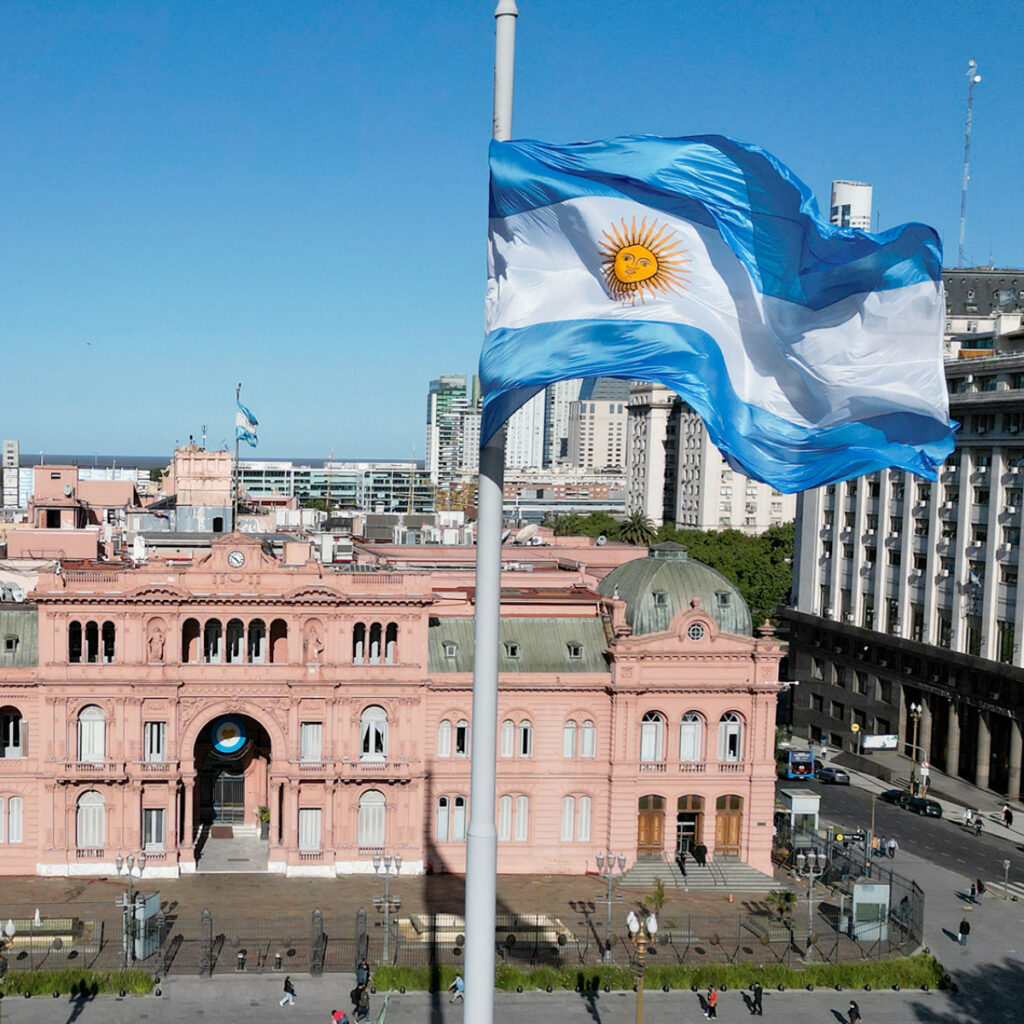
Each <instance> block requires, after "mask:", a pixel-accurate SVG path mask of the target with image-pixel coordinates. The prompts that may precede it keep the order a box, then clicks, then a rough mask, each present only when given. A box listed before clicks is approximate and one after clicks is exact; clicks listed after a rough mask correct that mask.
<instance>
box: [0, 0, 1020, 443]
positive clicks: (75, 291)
mask: <svg viewBox="0 0 1024 1024" xmlns="http://www.w3.org/2000/svg"><path fill="white" fill-rule="evenodd" d="M993 6H994V7H995V8H996V11H995V14H996V16H993V17H984V18H982V17H978V18H975V19H973V20H972V21H971V22H970V23H968V24H967V25H959V24H958V23H954V22H953V14H954V11H956V12H957V15H958V17H959V16H960V10H959V9H958V8H956V9H955V8H954V7H953V5H952V4H948V3H941V4H939V5H937V6H934V5H933V6H932V7H931V8H929V16H928V18H927V19H926V20H925V19H922V18H920V17H918V15H917V14H916V12H915V11H913V10H899V11H893V10H891V9H890V8H889V7H883V6H882V5H881V4H880V3H864V4H860V5H858V10H859V17H858V18H857V19H856V21H857V23H858V24H862V25H863V24H871V23H872V22H873V21H876V20H877V21H880V20H881V19H883V18H884V21H885V24H886V26H887V28H888V30H889V31H887V32H886V33H885V34H882V33H876V34H873V35H872V36H871V49H870V52H868V51H866V49H865V47H864V46H863V45H859V44H858V43H857V41H856V40H855V39H851V38H850V34H849V31H848V25H849V24H850V23H851V22H850V20H849V18H848V14H849V12H848V11H846V12H843V13H842V14H841V13H840V12H836V13H835V14H832V13H830V12H827V11H826V12H824V13H823V12H814V14H813V16H812V11H813V8H812V7H811V5H809V4H798V5H795V6H791V7H790V8H788V9H787V18H786V19H785V20H782V19H780V18H779V17H778V15H776V14H773V13H772V12H770V11H767V10H763V9H760V8H757V7H755V6H754V5H750V4H744V5H740V6H739V7H738V8H737V9H735V10H733V9H730V10H708V11H692V10H683V9H680V8H679V7H678V6H677V5H675V4H671V3H668V2H652V3H650V4H648V5H645V6H644V7H643V8H642V9H639V8H631V9H629V10H625V9H623V10H608V11H605V12H603V14H602V17H601V18H600V19H594V18H593V17H591V16H590V12H589V8H588V7H584V6H583V5H582V4H581V3H577V2H565V3H560V4H558V5H553V4H550V3H541V2H524V3H523V4H522V5H521V12H520V18H519V27H520V32H519V38H520V48H519V56H518V67H517V95H516V115H515V134H516V135H517V136H524V137H536V138H544V139H549V140H552V141H567V140H571V139H584V138H600V137H610V136H614V135H619V134H626V133H637V132H651V133H655V134H664V135H682V134H697V133H701V132H722V133H725V134H729V135H733V136H735V137H738V138H741V139H744V140H748V141H751V142H755V143H758V144H760V145H763V146H765V147H766V148H767V149H769V150H771V151H772V152H774V153H775V154H776V155H777V156H779V158H780V159H782V160H783V161H785V162H786V163H788V164H789V165H790V166H792V167H793V169H794V170H795V171H796V172H797V173H798V174H799V175H800V176H801V177H803V178H804V179H805V180H806V181H807V182H808V183H809V184H810V185H811V186H812V187H813V188H814V190H815V192H816V194H817V196H818V201H819V206H820V207H821V208H822V212H823V213H824V214H825V215H826V216H827V213H828V209H827V207H828V199H829V187H830V184H831V181H832V180H833V179H850V180H858V181H865V182H870V183H871V184H872V185H873V187H874V205H875V209H876V211H877V212H878V213H879V214H880V223H881V226H882V227H883V228H885V227H889V226H893V225H895V224H897V223H901V222H903V221H906V220H921V221H925V222H926V223H931V224H933V225H934V226H935V227H936V228H937V229H938V230H939V232H940V233H941V235H942V237H943V241H944V243H945V250H946V260H945V263H946V265H947V266H950V265H952V264H954V263H955V261H956V235H957V229H958V214H959V198H960V195H959V193H960V178H961V160H962V147H963V118H964V109H965V104H966V70H967V60H968V59H969V58H970V57H975V58H977V59H978V61H979V65H980V71H981V73H982V75H983V81H982V83H981V84H980V85H979V86H978V89H977V90H976V95H975V122H974V137H973V141H972V167H971V170H972V183H971V192H970V195H969V199H968V207H967V246H966V250H967V257H968V262H970V263H987V262H989V259H990V258H991V261H992V262H994V263H995V264H996V265H1001V266H1019V265H1020V264H1021V263H1022V262H1024V258H1022V256H1021V254H1020V247H1019V242H1018V241H1017V238H1016V232H1015V230H1014V223H1013V220H1012V218H1009V217H1007V216H1006V213H1005V211H1007V210H1011V211H1012V210H1013V209H1020V208H1021V206H1022V203H1021V199H1022V198H1024V197H1022V185H1021V183H1020V182H1019V181H1018V180H1016V178H1015V176H1014V173H1013V168H1014V167H1015V166H1017V165H1019V163H1020V155H1021V154H1020V150H1021V148H1024V143H1022V142H1021V141H1020V140H1019V138H1017V137H1015V136H1014V134H1013V133H1005V132H1003V131H998V134H997V128H998V126H1001V125H1002V124H1003V123H1004V122H1007V121H1009V123H1011V124H1012V123H1014V117H1013V115H1014V114H1015V113H1017V112H1018V111H1019V106H1020V102H1021V101H1020V96H1021V95H1024V89H1022V88H1021V85H1022V76H1024V72H1022V71H1021V69H1020V67H1019V64H1018V62H1017V61H1016V55H1015V53H1014V52H1013V49H1012V40H1011V39H1010V38H1004V36H1006V33H1004V32H1003V31H1002V26H1003V25H1004V24H1005V18H1001V17H999V16H998V11H999V10H1001V9H1005V11H1006V12H1009V11H1010V8H1009V6H1008V5H1002V4H996V5H993ZM492 11H493V4H492V3H491V2H489V0H488V2H487V3H483V2H481V3H479V4H475V5H458V6H455V7H452V8H450V9H448V8H444V7H435V6H431V7H426V6H423V5H420V4H407V5H400V9H398V10H395V9H394V8H393V6H388V7H385V6H384V5H380V4H368V5H364V6H363V7H360V8H358V9H346V10H340V9H338V8H335V7H334V6H333V5H329V4H325V3H313V4H310V5H308V6H306V7H304V8H303V10H302V12H301V14H296V13H295V11H294V10H285V9H279V8H276V7H274V6H272V5H267V4H256V5H246V6H245V7H242V5H237V4H236V5H232V4H225V5H221V6H218V8H217V9H216V11H214V12H211V11H209V10H208V9H207V8H205V7H201V6H200V5H196V4H180V5H168V4H154V5H149V6H147V7H146V9H145V10H139V9H133V8H129V7H127V6H125V5H121V4H109V5H93V4H81V5H68V4H60V5H57V4H47V3H41V4H36V5H33V6H27V5H24V6H18V7H17V8H14V7H9V8H6V9H5V10H4V11H2V12H0V25H2V26H3V28H4V29H5V35H6V37H7V38H8V39H10V40H12V42H11V48H10V49H9V51H8V54H7V55H6V57H5V58H3V60H4V65H3V66H4V68H5V72H6V74H5V79H6V82H7V90H6V93H5V101H4V105H5V117H4V124H5V130H4V133H5V142H6V146H5V150H6V151H7V153H8V154H9V158H8V160H7V161H6V162H5V167H4V168H3V169H0V182H2V184H3V185H4V187H5V192H6V194H7V195H8V196H9V197H12V198H11V199H10V201H9V203H8V210H7V217H6V222H5V232H4V240H3V243H2V245H0V266H2V268H3V272H4V277H5V281H6V282H7V284H8V289H7V292H8V294H7V296H6V297H5V303H4V306H3V311H2V312H0V337H3V339H4V341H5V342H6V351H7V352H8V366H7V370H8V375H9V378H10V379H13V380H14V381H17V382H20V386H18V387H13V388H8V391H7V395H6V396H5V412H6V416H4V417H3V423H2V429H0V434H2V435H3V436H5V437H15V438H19V439H20V440H21V442H22V448H23V450H25V451H38V450H40V449H43V450H47V449H50V450H54V451H59V450H65V451H66V450H67V449H69V448H72V449H73V448H75V447H84V448H85V450H86V451H89V450H90V449H91V450H93V451H96V452H104V453H111V452H122V453H124V454H126V455H133V454H135V455H141V454H152V453H154V452H164V451H170V450H171V448H172V447H173V446H174V444H175V443H176V442H177V443H184V442H185V440H186V439H187V438H188V436H189V435H190V434H193V435H195V436H196V437H198V436H199V435H200V433H201V428H202V425H203V424H207V425H208V426H209V445H210V446H211V447H214V448H216V447H219V446H220V445H221V443H222V442H227V443H228V444H230V439H231V438H232V436H233V429H232V419H233V413H234V405H233V402H232V397H233V388H234V386H235V384H236V383H237V382H238V381H239V380H241V381H242V382H243V384H244V388H243V400H244V401H245V402H246V404H247V405H248V406H249V407H250V408H251V409H252V410H253V411H254V413H256V415H257V416H258V417H259V418H260V421H261V429H260V448H259V449H258V450H257V451H256V452H255V453H254V455H255V457H257V458H268V457H269V458H272V457H280V456H281V455H282V454H283V453H293V457H294V453H308V454H309V455H310V456H312V455H314V453H315V455H316V456H317V457H319V458H326V457H327V456H328V454H329V452H330V451H331V449H332V448H333V449H334V451H335V453H336V455H337V457H339V458H343V457H344V458H351V457H355V456H356V455H360V456H363V455H367V456H369V457H373V458H408V457H409V456H410V455H411V453H412V449H413V447H414V446H415V448H416V454H417V457H419V458H422V457H423V451H422V447H421V446H422V444H423V430H422V423H421V421H422V397H421V396H422V391H423V387H424V384H425V382H426V381H428V380H430V379H431V378H433V377H435V376H437V375H438V374H440V373H466V374H467V375H468V374H471V373H472V372H473V370H474V369H475V362H476V358H477V355H478V352H479V348H480V343H481V340H482V333H483V331H482V321H483V317H482V314H483V298H484V288H485V265H484V264H485V239H486V235H485V232H486V224H485V218H486V189H487V177H486V174H487V169H486V149H487V146H486V144H487V138H488V135H489V124H490V102H491V96H490V90H491V71H492V69H491V36H492V32H493V20H492V18H491V14H492ZM581 24H585V25H586V30H585V31H581V30H580V26H581ZM954 29H955V30H954ZM655 38H656V39H657V45H656V46H652V44H651V42H650V40H651V39H655ZM766 39H767V40H769V41H772V40H774V41H777V42H778V45H777V46H769V47H766V46H765V40H766ZM908 39H909V40H912V43H911V44H910V45H907V42H906V41H907V40H908ZM453 40H458V46H455V47H453V46H452V41H453ZM812 57H813V59H812ZM798 60H799V65H798V64H797V61H798ZM439 67H443V68H444V74H437V73H435V72H434V71H433V69H435V68H439ZM551 67H558V68H559V75H558V76H553V75H552V74H551V73H550V70H549V69H550V68H551ZM630 67H632V68H641V69H642V70H641V72H640V73H639V74H640V77H639V78H637V79H635V80H634V84H632V85H630V86H629V87H628V88H623V87H621V84H620V77H619V76H620V75H621V73H622V70H623V69H624V68H630ZM797 67H799V70H798V71H797V70H794V69H795V68H797ZM694 110H697V111H699V112H698V113H696V114H695V113H693V111H694ZM438 125H442V126H443V131H439V130H438V127H437V126H438ZM808 126H811V127H810V130H808ZM442 254H443V255H442ZM368 268H369V270H370V271H371V274H370V277H371V281H370V282H369V283H367V274H366V271H367V269H368ZM384 288H387V289H391V291H389V292H386V293H384V294H385V295H392V296H394V298H391V299H387V298H386V300H385V302H380V301H379V300H378V299H377V296H378V295H379V294H382V289H384ZM382 396H383V399H384V401H383V403H382ZM100 409H102V410H103V416H102V417H100V416H99V415H98V410H100ZM382 409H383V410H384V412H385V415H383V416H382V415H381V412H382ZM71 423H73V424H75V428H74V434H75V436H76V437H78V438H81V439H82V441H81V444H80V445H78V444H74V443H72V442H70V441H69V440H68V437H69V436H70V434H71V429H70V428H69V426H68V425H69V424H71Z"/></svg>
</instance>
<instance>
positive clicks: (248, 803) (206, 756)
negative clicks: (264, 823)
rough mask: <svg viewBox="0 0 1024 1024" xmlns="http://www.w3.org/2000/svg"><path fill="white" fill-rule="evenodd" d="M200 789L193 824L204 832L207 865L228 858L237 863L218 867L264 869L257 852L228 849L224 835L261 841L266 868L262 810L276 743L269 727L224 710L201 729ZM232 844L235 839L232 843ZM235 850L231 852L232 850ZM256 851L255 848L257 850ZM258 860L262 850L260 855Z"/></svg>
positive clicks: (200, 855) (200, 849) (199, 852)
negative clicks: (247, 853) (259, 816)
mask: <svg viewBox="0 0 1024 1024" xmlns="http://www.w3.org/2000/svg"><path fill="white" fill-rule="evenodd" d="M193 753H194V756H195V766H196V791H195V798H194V800H193V815H194V821H193V823H192V824H193V827H194V829H195V834H196V835H197V837H198V841H197V844H196V859H197V861H200V862H201V870H210V869H211V868H213V862H214V861H218V860H222V859H225V858H226V862H230V864H231V865H233V866H231V867H221V866H219V865H218V866H217V867H216V868H213V869H214V870H242V871H246V870H249V871H251V870H259V869H260V868H259V867H258V866H255V867H254V866H253V864H252V861H253V857H252V856H246V858H245V859H244V860H243V859H242V858H241V854H242V853H243V851H242V850H241V848H239V849H235V850H233V851H226V850H225V849H224V848H220V847H218V844H219V843H221V842H222V841H224V840H234V841H236V842H237V841H239V840H244V841H245V844H248V843H250V842H251V843H259V850H258V851H257V853H258V854H262V869H264V870H265V868H266V844H265V842H263V843H261V842H260V841H259V825H258V821H257V815H256V811H257V809H258V808H260V807H263V806H267V805H268V804H269V799H268V768H269V766H270V753H271V744H270V737H269V736H268V735H267V731H266V729H264V728H263V726H262V725H260V723H259V722H257V721H256V719H254V718H250V717H249V716H248V715H241V714H229V715H219V716H218V717H216V718H214V719H211V721H210V722H208V723H207V724H206V725H205V726H203V728H202V729H201V730H200V732H199V735H198V737H197V738H196V742H195V748H194V751H193ZM229 845H230V844H229ZM228 852H231V853H233V854H234V855H233V856H231V857H227V853H228ZM251 852H252V851H250V853H251ZM255 860H256V864H257V865H258V862H259V860H260V856H257V857H256V858H255Z"/></svg>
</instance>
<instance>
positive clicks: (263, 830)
mask: <svg viewBox="0 0 1024 1024" xmlns="http://www.w3.org/2000/svg"><path fill="white" fill-rule="evenodd" d="M269 838H270V822H269V821H261V822H260V839H269Z"/></svg>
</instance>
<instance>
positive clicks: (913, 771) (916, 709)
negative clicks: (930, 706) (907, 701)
mask: <svg viewBox="0 0 1024 1024" xmlns="http://www.w3.org/2000/svg"><path fill="white" fill-rule="evenodd" d="M909 711H910V717H911V719H913V722H914V740H913V742H912V743H911V744H910V746H911V751H910V758H911V761H910V793H911V796H913V795H915V794H916V793H917V785H916V784H915V782H914V777H915V776H916V775H917V726H918V724H919V723H920V721H921V712H922V711H924V708H923V707H922V706H921V705H920V704H914V703H911V705H910V709H909Z"/></svg>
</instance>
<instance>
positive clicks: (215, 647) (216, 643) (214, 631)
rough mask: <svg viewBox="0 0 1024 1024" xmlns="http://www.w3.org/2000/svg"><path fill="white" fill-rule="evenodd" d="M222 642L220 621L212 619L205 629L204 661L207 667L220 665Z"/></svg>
mask: <svg viewBox="0 0 1024 1024" xmlns="http://www.w3.org/2000/svg"><path fill="white" fill-rule="evenodd" d="M221 640H222V630H221V628H220V619H210V620H209V621H208V622H207V623H206V625H205V626H204V627H203V661H204V662H205V663H206V664H207V665H219V664H220V662H221Z"/></svg>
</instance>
